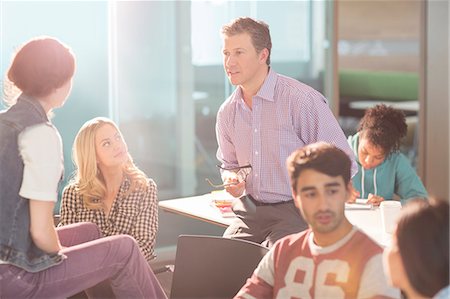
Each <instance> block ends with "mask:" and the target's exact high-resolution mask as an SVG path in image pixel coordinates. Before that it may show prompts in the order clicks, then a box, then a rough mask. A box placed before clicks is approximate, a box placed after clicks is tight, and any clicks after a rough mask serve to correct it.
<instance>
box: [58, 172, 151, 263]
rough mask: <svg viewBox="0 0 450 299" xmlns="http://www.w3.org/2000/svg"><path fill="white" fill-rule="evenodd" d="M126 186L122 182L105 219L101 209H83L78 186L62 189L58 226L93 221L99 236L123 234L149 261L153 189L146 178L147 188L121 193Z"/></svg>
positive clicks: (126, 182) (128, 183)
mask: <svg viewBox="0 0 450 299" xmlns="http://www.w3.org/2000/svg"><path fill="white" fill-rule="evenodd" d="M129 187H130V181H129V180H128V179H125V180H124V182H123V183H122V185H121V186H120V189H119V192H118V193H117V197H116V199H115V200H114V202H113V205H112V207H111V211H110V213H109V215H108V216H106V215H105V212H104V211H103V210H102V209H99V210H92V209H87V208H86V207H85V206H84V203H83V199H82V196H81V195H80V193H79V190H78V184H70V185H69V186H67V187H66V188H65V189H64V192H63V196H62V203H61V219H60V223H59V225H58V226H62V225H68V224H72V223H76V222H93V223H95V224H97V226H98V227H99V228H100V230H101V232H102V234H103V236H112V235H119V234H126V235H130V236H132V237H133V238H134V239H136V241H137V242H138V244H139V248H140V249H141V251H142V253H143V254H144V256H145V258H146V259H147V261H150V260H151V259H152V258H153V247H154V244H155V238H156V232H157V231H158V203H157V201H158V199H157V187H156V184H155V182H154V181H153V180H152V179H149V185H148V187H144V188H145V189H144V188H140V189H138V190H136V191H133V192H131V193H130V194H129V195H128V196H127V197H124V193H125V192H126V191H127V190H128V188H129Z"/></svg>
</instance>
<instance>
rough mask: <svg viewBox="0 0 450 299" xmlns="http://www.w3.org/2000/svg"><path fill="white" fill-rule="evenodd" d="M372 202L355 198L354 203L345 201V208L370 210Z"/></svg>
mask: <svg viewBox="0 0 450 299" xmlns="http://www.w3.org/2000/svg"><path fill="white" fill-rule="evenodd" d="M371 208H372V204H370V203H367V199H364V198H357V199H356V201H355V202H354V203H347V202H346V203H345V209H346V210H370V209H371Z"/></svg>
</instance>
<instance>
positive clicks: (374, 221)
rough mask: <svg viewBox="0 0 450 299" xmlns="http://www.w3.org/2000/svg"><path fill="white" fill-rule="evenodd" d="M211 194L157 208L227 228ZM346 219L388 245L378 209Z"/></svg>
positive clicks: (348, 212) (226, 220)
mask: <svg viewBox="0 0 450 299" xmlns="http://www.w3.org/2000/svg"><path fill="white" fill-rule="evenodd" d="M211 200H212V196H211V194H205V195H200V196H192V197H184V198H177V199H170V200H164V201H160V202H159V207H160V208H161V209H162V210H163V211H166V212H171V213H175V214H179V215H183V216H186V217H189V218H194V219H197V220H200V221H205V222H209V223H212V224H215V225H219V226H221V227H228V225H230V224H231V223H232V222H233V220H234V218H224V217H222V215H221V213H220V212H219V210H218V209H217V208H215V207H214V206H213V205H212V204H211ZM345 215H346V217H347V219H348V220H349V221H350V222H351V223H352V224H353V225H355V226H357V227H358V228H360V229H361V230H362V231H363V232H365V233H366V234H367V235H369V236H370V237H371V238H372V239H373V240H375V241H376V242H378V243H379V244H380V245H383V246H386V245H388V244H389V243H390V238H391V236H390V235H389V234H387V233H385V232H384V230H383V227H382V224H381V215H380V209H379V208H372V209H370V210H369V209H358V210H356V209H355V210H353V209H346V210H345Z"/></svg>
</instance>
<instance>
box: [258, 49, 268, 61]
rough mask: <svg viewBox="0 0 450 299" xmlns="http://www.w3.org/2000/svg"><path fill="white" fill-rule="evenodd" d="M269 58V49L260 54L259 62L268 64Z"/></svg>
mask: <svg viewBox="0 0 450 299" xmlns="http://www.w3.org/2000/svg"><path fill="white" fill-rule="evenodd" d="M268 57H269V50H267V48H264V49H262V50H261V52H259V61H260V62H261V63H264V64H266V61H267V58H268Z"/></svg>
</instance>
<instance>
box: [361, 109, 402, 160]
mask: <svg viewBox="0 0 450 299" xmlns="http://www.w3.org/2000/svg"><path fill="white" fill-rule="evenodd" d="M407 129H408V125H407V124H406V120H405V114H404V113H403V112H402V111H399V110H396V109H394V108H392V107H391V106H386V105H384V104H378V105H376V106H375V107H372V108H369V109H367V110H366V113H365V114H364V117H363V118H362V119H361V121H360V123H359V128H358V132H360V133H359V134H360V136H362V137H364V138H367V139H368V140H369V142H370V143H372V144H373V145H375V146H377V147H380V148H381V149H382V150H383V152H384V154H385V155H386V156H387V155H389V154H391V153H393V152H396V151H398V150H399V148H400V144H401V139H402V138H403V137H405V136H406V132H407Z"/></svg>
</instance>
